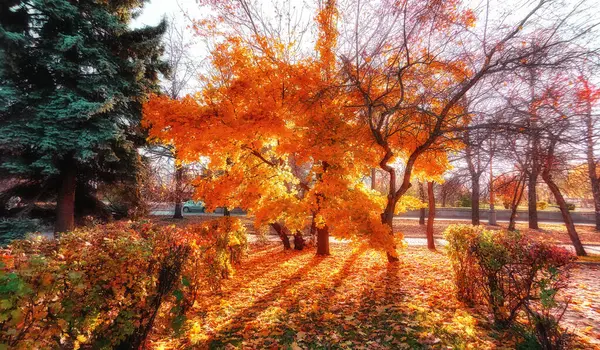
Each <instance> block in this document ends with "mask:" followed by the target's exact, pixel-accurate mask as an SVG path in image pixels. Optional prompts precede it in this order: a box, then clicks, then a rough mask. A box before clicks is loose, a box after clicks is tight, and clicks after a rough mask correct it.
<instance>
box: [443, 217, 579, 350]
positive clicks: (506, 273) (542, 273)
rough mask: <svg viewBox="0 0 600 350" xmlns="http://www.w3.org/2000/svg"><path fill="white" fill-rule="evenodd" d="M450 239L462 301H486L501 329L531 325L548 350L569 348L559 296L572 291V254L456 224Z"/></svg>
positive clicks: (512, 234) (512, 235)
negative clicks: (569, 286) (566, 289)
mask: <svg viewBox="0 0 600 350" xmlns="http://www.w3.org/2000/svg"><path fill="white" fill-rule="evenodd" d="M445 236H446V238H447V239H448V241H449V245H448V254H449V257H450V261H451V264H452V267H453V269H454V271H455V282H456V285H457V292H458V296H459V298H461V299H463V300H464V299H466V300H467V301H476V300H480V301H481V303H480V304H481V305H480V306H483V307H485V309H486V310H488V311H489V312H491V313H492V315H493V317H494V321H495V323H496V324H497V325H498V326H500V327H504V328H506V327H509V326H513V325H515V323H516V321H517V320H518V319H519V318H520V319H521V320H526V321H524V322H525V325H524V326H525V329H527V330H528V331H530V332H531V333H533V334H535V335H536V338H537V341H538V342H539V344H540V345H541V346H542V348H543V349H559V348H564V345H565V344H566V339H567V336H566V335H565V334H564V333H562V332H561V330H560V328H559V326H558V324H559V321H560V318H561V315H562V313H563V311H564V309H565V308H566V305H565V304H561V303H560V302H559V301H558V299H557V298H556V296H557V294H558V292H559V291H560V290H561V289H562V288H564V287H565V286H566V283H567V279H568V270H569V266H570V262H571V261H572V259H573V256H572V254H571V253H569V252H568V251H567V250H565V249H563V248H559V247H555V246H551V245H548V244H545V243H538V242H533V241H530V240H528V239H525V238H524V237H522V236H521V235H520V234H519V233H518V232H504V231H486V230H481V229H478V228H473V227H469V226H465V225H452V226H450V227H448V229H447V230H446V232H445ZM468 286H471V289H472V290H471V291H465V290H464V289H465V288H468Z"/></svg>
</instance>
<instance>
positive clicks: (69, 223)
mask: <svg viewBox="0 0 600 350" xmlns="http://www.w3.org/2000/svg"><path fill="white" fill-rule="evenodd" d="M75 167H76V164H75V160H74V159H73V156H67V157H65V159H64V160H63V162H62V164H61V169H60V187H59V189H58V197H57V200H56V223H55V226H54V238H58V236H59V234H60V233H62V232H68V231H72V230H73V229H74V228H75V187H76V186H75V185H76V179H77V169H76V168H75Z"/></svg>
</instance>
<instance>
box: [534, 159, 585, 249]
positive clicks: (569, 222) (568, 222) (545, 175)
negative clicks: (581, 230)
mask: <svg viewBox="0 0 600 350" xmlns="http://www.w3.org/2000/svg"><path fill="white" fill-rule="evenodd" d="M542 179H543V180H544V182H545V183H546V185H548V188H549V189H550V192H552V194H553V195H554V199H555V200H556V203H557V204H558V207H559V208H560V212H561V214H562V217H563V220H564V222H565V226H566V227H567V233H568V234H569V238H571V242H573V247H575V252H576V253H577V255H578V256H586V255H587V254H586V253H585V249H583V244H581V241H580V240H579V235H578V234H577V230H575V224H574V223H573V219H572V218H571V213H570V212H569V210H568V209H567V202H566V201H565V198H564V197H563V195H562V193H560V189H559V188H558V186H557V185H556V183H554V181H553V180H552V176H551V175H550V172H549V171H548V170H544V171H542Z"/></svg>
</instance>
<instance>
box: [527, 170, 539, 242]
mask: <svg viewBox="0 0 600 350" xmlns="http://www.w3.org/2000/svg"><path fill="white" fill-rule="evenodd" d="M537 177H538V171H537V170H534V169H532V170H531V171H530V172H529V182H528V186H527V192H528V193H527V201H528V203H527V207H528V211H529V228H531V229H536V230H537V229H539V228H540V226H539V225H538V215H537V191H536V185H537Z"/></svg>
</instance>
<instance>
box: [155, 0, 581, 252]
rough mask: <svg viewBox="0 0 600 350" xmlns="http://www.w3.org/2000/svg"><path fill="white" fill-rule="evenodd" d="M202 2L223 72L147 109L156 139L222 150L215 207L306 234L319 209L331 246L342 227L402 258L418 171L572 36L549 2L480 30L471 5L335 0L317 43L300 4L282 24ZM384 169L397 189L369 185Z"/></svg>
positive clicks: (194, 153)
mask: <svg viewBox="0 0 600 350" xmlns="http://www.w3.org/2000/svg"><path fill="white" fill-rule="evenodd" d="M201 4H202V5H203V6H208V7H209V8H210V9H211V10H212V13H213V14H214V16H209V17H208V18H207V19H204V20H203V21H199V22H197V23H196V27H195V29H196V30H197V32H198V33H199V35H202V36H204V37H205V38H219V39H218V40H216V39H215V40H213V42H214V47H213V50H212V54H211V57H212V66H213V69H212V71H211V72H210V73H209V74H208V75H206V76H205V77H204V80H205V88H204V89H203V90H202V91H199V92H198V93H197V94H196V95H195V96H188V97H186V98H185V99H182V100H179V101H177V100H170V99H167V98H164V97H155V98H153V99H152V100H150V101H149V102H148V103H147V104H146V106H145V109H144V114H145V119H146V125H148V126H149V127H150V133H151V136H152V137H155V138H158V139H161V140H163V141H164V142H171V143H174V144H175V145H177V148H178V149H181V150H182V151H181V153H182V154H181V156H180V157H181V158H182V159H184V160H188V161H191V160H194V159H197V157H199V156H201V155H204V156H208V157H209V158H210V164H209V167H208V168H209V172H208V173H207V174H205V176H203V177H202V178H199V179H198V180H197V182H196V185H197V193H196V195H197V196H198V197H201V198H202V199H204V200H205V201H206V202H207V204H208V208H209V209H210V208H214V207H216V206H241V207H243V208H246V209H248V210H249V212H250V213H251V214H252V215H254V216H255V217H256V219H257V225H266V224H277V223H281V224H284V225H285V227H286V228H287V229H289V230H291V231H293V232H296V231H300V230H302V229H303V228H304V227H305V225H307V222H306V220H307V219H306V218H307V217H311V216H312V217H313V218H314V227H315V228H316V229H317V231H318V241H319V243H318V249H317V250H318V252H319V253H320V254H328V248H327V245H328V243H327V242H328V235H329V233H332V234H334V235H336V236H340V237H344V238H347V237H356V236H368V237H369V239H370V240H371V242H372V243H373V244H374V245H375V246H377V247H379V248H381V249H383V250H384V251H386V252H387V255H388V260H389V261H390V262H393V261H397V260H398V254H397V252H396V247H395V246H396V243H395V239H397V238H401V237H400V236H399V235H396V236H395V235H394V232H393V217H394V214H395V213H396V212H397V210H398V209H399V207H401V206H399V205H398V204H399V203H401V202H402V201H403V199H404V197H405V196H406V192H407V190H408V189H409V187H410V186H411V180H412V179H413V178H415V177H419V178H421V179H424V180H427V181H430V180H434V179H436V178H440V177H441V175H442V174H443V173H444V172H445V171H446V170H448V169H449V168H450V164H449V161H448V157H447V154H448V153H449V152H454V151H455V150H457V149H459V148H461V147H463V146H462V143H461V142H460V140H459V135H460V134H461V133H463V132H465V131H467V130H469V129H470V128H482V127H485V123H483V124H481V123H480V124H477V125H475V126H473V125H471V124H470V120H471V119H472V115H471V114H470V113H469V111H468V110H467V109H466V107H467V106H466V102H465V101H466V100H468V99H467V97H468V95H469V94H471V93H472V91H473V90H474V88H475V87H477V86H479V85H480V84H485V83H489V82H490V80H491V79H492V78H493V79H496V80H498V79H500V80H501V73H504V72H507V71H518V70H519V69H521V68H522V67H523V66H524V65H527V64H529V63H530V62H531V61H530V60H528V58H530V57H532V56H534V55H537V56H539V55H541V54H546V56H547V57H549V58H547V60H546V62H544V64H553V62H555V61H560V60H564V59H565V57H564V56H560V55H556V56H551V55H548V53H549V52H556V51H557V50H560V49H561V48H563V47H564V43H568V42H569V41H570V39H571V38H570V37H564V36H561V35H560V34H563V35H564V33H562V32H561V31H560V30H559V29H560V23H562V22H561V20H558V21H550V22H548V23H549V24H548V25H549V28H550V29H552V28H554V29H555V30H546V31H539V23H537V22H535V21H533V20H532V19H533V18H534V17H536V18H542V17H546V16H549V11H551V9H549V5H548V1H546V0H540V1H539V2H538V3H536V4H534V5H532V6H530V8H529V9H528V11H527V12H526V14H525V15H524V16H523V17H522V18H521V19H519V20H517V21H512V22H510V23H512V25H506V23H502V24H501V25H499V24H497V23H495V22H494V23H492V21H488V18H487V17H485V18H483V19H482V24H481V25H479V26H476V25H475V24H476V16H475V13H474V12H473V11H472V10H470V9H468V8H466V7H464V6H463V5H462V4H461V2H460V1H443V2H442V1H424V0H414V1H398V2H394V3H389V2H380V1H375V0H373V1H350V2H344V3H343V4H341V5H340V4H337V3H336V2H335V1H333V0H328V1H325V2H319V6H317V7H318V8H317V9H316V15H315V16H314V22H313V23H312V24H308V25H307V27H309V28H312V29H313V30H314V32H315V33H316V39H317V40H316V44H315V45H314V46H313V49H312V50H311V49H309V48H308V45H306V44H303V42H302V40H301V38H302V34H301V33H304V32H306V31H307V30H309V28H307V27H302V25H301V23H300V22H298V21H297V22H294V18H297V16H293V15H291V14H290V13H289V12H288V13H285V12H284V14H285V15H281V13H280V12H279V10H277V9H276V10H275V12H276V13H277V14H279V15H278V16H280V15H281V16H280V17H278V18H286V19H287V22H285V21H283V22H284V23H283V25H282V24H281V22H282V21H279V22H278V21H270V20H269V19H268V18H267V17H265V16H266V15H265V14H264V11H262V10H261V8H260V7H259V5H258V4H257V3H255V2H253V1H250V0H239V1H234V0H231V1H224V2H214V1H204V2H201ZM278 23H279V24H278ZM286 23H287V25H286ZM553 26H556V27H553ZM571 35H572V36H577V35H579V33H575V34H573V33H571ZM531 36H534V37H535V40H529V38H530V37H531ZM570 52H573V51H570ZM499 77H500V78H499ZM496 83H497V82H496ZM492 124H493V122H490V125H492ZM373 167H379V168H380V169H382V170H383V171H384V172H385V173H386V177H385V179H387V181H388V184H387V186H385V187H386V188H387V190H388V191H387V193H386V194H385V195H383V196H381V195H378V194H377V193H376V192H375V191H372V190H370V189H369V188H366V186H365V184H364V183H363V181H362V178H363V177H365V176H368V174H369V173H370V171H371V169H372V168H373ZM299 169H301V171H298V170H299ZM399 170H400V171H401V174H398V171H399Z"/></svg>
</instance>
